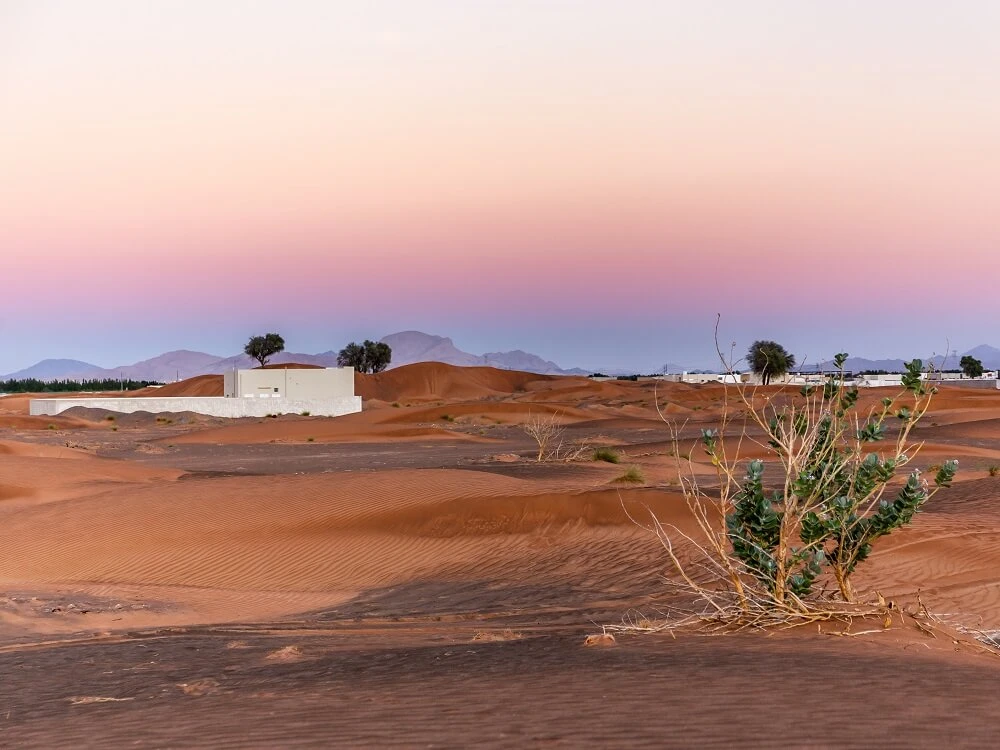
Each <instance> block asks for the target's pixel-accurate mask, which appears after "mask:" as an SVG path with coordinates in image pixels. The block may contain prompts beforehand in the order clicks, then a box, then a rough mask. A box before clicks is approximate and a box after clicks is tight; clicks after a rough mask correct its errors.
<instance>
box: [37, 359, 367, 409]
mask: <svg viewBox="0 0 1000 750" xmlns="http://www.w3.org/2000/svg"><path fill="white" fill-rule="evenodd" d="M223 393H224V395H222V396H141V397H135V398H127V397H126V398H39V399H32V400H31V403H30V405H29V411H30V413H31V414H32V415H47V416H55V415H57V414H61V413H62V412H64V411H66V410H67V409H72V408H74V407H76V406H82V407H85V408H88V409H107V410H108V411H114V412H119V413H121V414H132V413H134V412H139V411H143V412H150V413H152V414H160V413H163V412H182V411H191V412H195V413H197V414H206V415H209V416H213V417H266V416H268V415H269V414H302V413H303V412H309V414H311V415H314V416H318V417H339V416H341V415H344V414H353V413H355V412H359V411H361V397H360V396H355V395H354V368H352V367H327V368H323V369H294V368H290V369H268V370H261V369H257V370H231V371H229V372H227V373H225V375H224V376H223Z"/></svg>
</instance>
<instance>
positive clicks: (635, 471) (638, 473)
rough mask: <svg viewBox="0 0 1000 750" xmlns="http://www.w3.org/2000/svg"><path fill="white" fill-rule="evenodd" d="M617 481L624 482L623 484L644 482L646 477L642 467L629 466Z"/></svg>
mask: <svg viewBox="0 0 1000 750" xmlns="http://www.w3.org/2000/svg"><path fill="white" fill-rule="evenodd" d="M615 481H616V482H622V483H623V484H644V483H645V482H646V477H645V476H644V475H643V473H642V469H640V468H639V467H638V466H629V467H628V468H627V469H625V471H624V473H623V474H622V475H621V476H620V477H618V478H617V479H615Z"/></svg>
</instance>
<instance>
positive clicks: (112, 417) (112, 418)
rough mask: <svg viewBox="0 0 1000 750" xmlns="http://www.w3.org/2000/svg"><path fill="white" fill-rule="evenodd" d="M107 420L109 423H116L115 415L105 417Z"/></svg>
mask: <svg viewBox="0 0 1000 750" xmlns="http://www.w3.org/2000/svg"><path fill="white" fill-rule="evenodd" d="M105 419H106V420H107V421H109V422H114V421H115V415H114V414H109V415H108V416H106V417H105Z"/></svg>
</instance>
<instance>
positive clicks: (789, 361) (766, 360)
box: [747, 341, 795, 385]
mask: <svg viewBox="0 0 1000 750" xmlns="http://www.w3.org/2000/svg"><path fill="white" fill-rule="evenodd" d="M747 363H748V364H749V365H750V369H751V370H753V371H754V372H755V373H757V374H758V375H760V380H761V383H763V384H764V385H767V384H768V383H770V382H771V377H772V376H774V375H778V376H781V375H784V374H785V373H786V372H788V371H789V370H791V369H792V368H793V367H795V355H794V354H789V353H788V351H787V350H786V349H785V347H783V346H782V345H781V344H779V343H778V342H776V341H754V342H753V343H752V344H750V349H749V350H748V351H747Z"/></svg>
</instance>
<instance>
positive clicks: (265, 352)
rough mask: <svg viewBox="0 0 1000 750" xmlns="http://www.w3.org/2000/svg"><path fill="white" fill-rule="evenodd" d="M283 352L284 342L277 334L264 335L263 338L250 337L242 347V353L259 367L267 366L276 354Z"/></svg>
mask: <svg viewBox="0 0 1000 750" xmlns="http://www.w3.org/2000/svg"><path fill="white" fill-rule="evenodd" d="M283 351H285V340H284V339H283V338H282V337H281V336H280V335H278V334H277V333H265V334H264V335H263V336H251V337H250V340H249V341H247V344H246V346H244V347H243V353H244V354H246V355H247V356H250V357H253V358H254V359H256V360H257V361H258V362H260V366H261V367H263V366H264V365H266V364H267V362H268V360H269V359H271V357H273V356H274V355H275V354H277V353H278V352H283Z"/></svg>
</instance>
